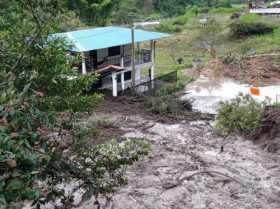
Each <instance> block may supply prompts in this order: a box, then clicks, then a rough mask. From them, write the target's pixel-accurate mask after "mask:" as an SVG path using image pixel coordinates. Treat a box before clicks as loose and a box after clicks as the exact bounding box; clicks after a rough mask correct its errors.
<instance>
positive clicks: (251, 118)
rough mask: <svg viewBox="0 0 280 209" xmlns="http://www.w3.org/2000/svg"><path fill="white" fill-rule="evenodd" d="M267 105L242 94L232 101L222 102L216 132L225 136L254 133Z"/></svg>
mask: <svg viewBox="0 0 280 209" xmlns="http://www.w3.org/2000/svg"><path fill="white" fill-rule="evenodd" d="M265 104H266V103H265V102H264V103H258V102H257V101H256V100H254V99H253V98H252V97H251V96H250V95H242V94H241V95H239V96H238V97H236V98H235V99H232V100H231V101H228V102H222V103H221V106H220V108H219V110H218V115H217V118H216V124H215V128H216V130H217V131H218V133H219V134H221V135H223V136H228V135H230V134H232V133H239V134H246V135H247V134H252V133H254V131H255V130H256V129H257V128H258V127H259V124H260V119H261V116H262V113H263V111H264V107H265Z"/></svg>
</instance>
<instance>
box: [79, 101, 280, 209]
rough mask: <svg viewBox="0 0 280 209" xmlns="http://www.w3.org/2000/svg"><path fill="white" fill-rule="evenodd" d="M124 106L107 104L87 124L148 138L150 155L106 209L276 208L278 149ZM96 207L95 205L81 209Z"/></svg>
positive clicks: (279, 175)
mask: <svg viewBox="0 0 280 209" xmlns="http://www.w3.org/2000/svg"><path fill="white" fill-rule="evenodd" d="M126 102H127V101H126V100H122V99H121V98H118V99H112V100H109V101H108V100H107V101H106V102H105V104H104V105H103V106H102V107H99V108H98V110H97V112H96V113H95V114H93V115H92V116H91V117H90V118H89V120H95V119H97V118H99V117H110V118H111V120H112V122H113V123H114V124H118V126H119V128H120V129H121V130H122V131H124V134H123V137H128V138H147V139H148V140H149V141H150V142H151V144H152V151H151V153H150V155H149V156H148V157H146V158H144V159H143V160H141V161H139V162H138V163H136V164H135V165H134V166H133V167H131V168H130V169H129V171H128V173H127V176H128V185H127V186H125V187H123V188H120V190H119V191H118V192H116V193H115V194H114V195H113V196H112V200H111V202H110V204H108V205H107V206H106V207H105V208H106V209H224V208H226V209H237V208H238V209H279V208H280V198H279V197H280V168H279V164H280V155H279V154H280V150H274V152H273V153H271V152H269V150H264V149H263V147H262V146H260V145H259V144H257V143H255V141H254V140H245V139H243V138H241V137H237V136H235V137H229V138H227V139H224V138H221V137H219V136H217V135H216V134H215V133H214V131H213V127H212V122H211V121H209V120H208V121H207V120H197V119H196V120H194V121H189V120H181V121H179V120H178V121H176V122H175V121H173V122H172V124H171V123H170V121H168V120H166V121H167V122H165V119H164V120H161V119H159V117H157V116H155V115H152V114H150V115H147V113H146V112H145V110H143V109H141V104H131V105H130V104H129V103H126ZM138 105H140V106H138ZM136 107H138V108H136ZM160 118H161V117H160ZM95 208H96V207H95V205H94V200H91V201H89V202H87V203H85V204H84V205H83V206H82V207H80V209H95Z"/></svg>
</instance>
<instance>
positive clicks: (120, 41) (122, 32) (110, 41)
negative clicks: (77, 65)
mask: <svg viewBox="0 0 280 209" xmlns="http://www.w3.org/2000/svg"><path fill="white" fill-rule="evenodd" d="M169 36H170V35H169V34H167V33H158V32H150V31H145V30H139V29H136V30H135V31H134V39H135V43H139V42H144V41H151V40H158V39H162V38H166V37H169ZM50 37H51V38H55V39H56V38H57V39H65V40H66V42H67V44H69V45H70V46H72V47H71V49H70V51H74V52H87V51H92V50H96V49H103V48H109V47H114V46H121V45H126V44H131V43H132V32H131V29H130V28H124V27H115V26H109V27H101V28H93V29H85V30H78V31H71V32H66V33H56V34H52V35H50Z"/></svg>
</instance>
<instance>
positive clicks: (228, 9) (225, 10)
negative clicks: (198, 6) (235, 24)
mask: <svg viewBox="0 0 280 209" xmlns="http://www.w3.org/2000/svg"><path fill="white" fill-rule="evenodd" d="M210 12H211V13H224V14H228V13H238V12H240V8H236V7H218V8H213V9H211V10H210Z"/></svg>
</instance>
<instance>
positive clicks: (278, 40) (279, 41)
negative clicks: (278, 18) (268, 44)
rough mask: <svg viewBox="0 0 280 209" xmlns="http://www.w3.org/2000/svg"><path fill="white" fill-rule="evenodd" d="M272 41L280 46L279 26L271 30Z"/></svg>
mask: <svg viewBox="0 0 280 209" xmlns="http://www.w3.org/2000/svg"><path fill="white" fill-rule="evenodd" d="M273 36H274V37H273V38H274V42H275V43H276V44H277V45H279V46H280V28H277V29H275V30H274V32H273Z"/></svg>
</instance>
